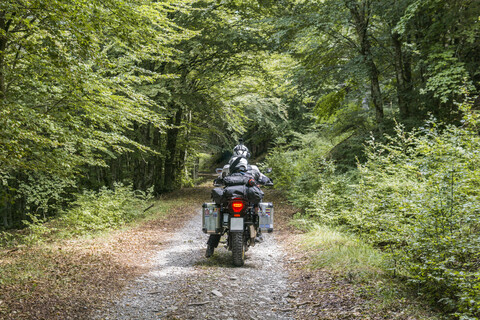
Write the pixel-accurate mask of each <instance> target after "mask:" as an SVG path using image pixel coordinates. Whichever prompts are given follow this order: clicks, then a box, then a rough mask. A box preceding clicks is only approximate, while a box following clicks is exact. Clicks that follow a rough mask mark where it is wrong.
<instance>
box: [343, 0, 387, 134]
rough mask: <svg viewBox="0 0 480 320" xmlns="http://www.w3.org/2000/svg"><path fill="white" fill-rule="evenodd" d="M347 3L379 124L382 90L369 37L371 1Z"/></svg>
mask: <svg viewBox="0 0 480 320" xmlns="http://www.w3.org/2000/svg"><path fill="white" fill-rule="evenodd" d="M345 5H346V7H347V8H348V9H349V10H350V13H351V15H352V18H353V24H354V26H355V31H356V33H357V37H358V40H359V44H360V54H361V55H362V57H363V62H364V64H365V67H366V68H367V72H368V75H369V78H370V92H371V95H372V103H373V106H374V107H375V119H376V121H377V123H378V124H381V123H382V122H383V99H382V91H381V89H380V82H379V80H378V75H379V72H378V68H377V65H376V64H375V61H374V60H373V55H372V52H371V43H370V39H369V37H368V24H369V16H370V3H369V1H368V0H364V1H362V3H361V5H358V3H357V2H356V1H352V0H346V1H345Z"/></svg>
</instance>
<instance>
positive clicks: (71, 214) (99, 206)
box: [0, 183, 152, 246]
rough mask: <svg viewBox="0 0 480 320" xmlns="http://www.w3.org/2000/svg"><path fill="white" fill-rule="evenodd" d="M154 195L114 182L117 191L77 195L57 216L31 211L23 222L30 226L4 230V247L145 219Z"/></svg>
mask: <svg viewBox="0 0 480 320" xmlns="http://www.w3.org/2000/svg"><path fill="white" fill-rule="evenodd" d="M151 198H152V196H151V191H149V192H143V191H138V190H133V188H132V186H124V185H123V184H121V183H116V184H114V188H113V190H112V189H108V188H106V187H103V188H101V189H100V190H99V191H91V190H87V191H84V192H83V193H82V194H79V195H77V199H76V200H75V201H74V202H73V204H72V206H71V207H70V209H69V210H67V211H66V212H63V213H62V214H61V215H60V216H59V217H57V218H54V219H51V220H48V219H46V218H40V217H38V216H37V215H33V214H28V216H29V220H25V221H23V223H24V224H25V225H26V228H24V229H23V230H21V231H19V232H16V233H11V232H2V233H1V235H2V237H1V240H2V241H1V242H0V246H14V245H18V244H27V245H30V244H35V243H39V242H42V241H46V240H49V239H52V238H66V237H71V236H76V235H86V234H90V233H95V232H99V231H104V230H108V229H116V228H119V227H121V226H123V225H125V224H127V223H129V222H132V221H133V220H135V219H138V218H141V217H142V216H143V215H144V210H143V209H145V208H146V207H147V202H148V200H150V199H151Z"/></svg>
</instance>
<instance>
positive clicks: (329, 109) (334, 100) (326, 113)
mask: <svg viewBox="0 0 480 320" xmlns="http://www.w3.org/2000/svg"><path fill="white" fill-rule="evenodd" d="M346 91H347V90H346V89H345V88H343V89H341V90H338V91H333V92H330V93H329V94H327V95H325V96H323V97H321V98H320V99H319V100H318V101H317V104H316V106H315V109H314V112H315V115H316V116H317V117H318V118H319V119H328V118H330V117H331V116H332V115H334V114H335V112H336V111H337V110H338V109H340V108H341V106H342V102H343V100H345V95H346Z"/></svg>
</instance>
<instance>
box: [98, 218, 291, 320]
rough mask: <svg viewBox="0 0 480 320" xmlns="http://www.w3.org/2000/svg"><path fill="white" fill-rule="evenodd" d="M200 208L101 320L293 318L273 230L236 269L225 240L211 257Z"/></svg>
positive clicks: (279, 252) (100, 317)
mask: <svg viewBox="0 0 480 320" xmlns="http://www.w3.org/2000/svg"><path fill="white" fill-rule="evenodd" d="M200 226H201V212H200V211H199V212H198V214H197V215H195V217H194V218H193V219H191V220H190V221H189V222H188V223H187V224H186V225H185V226H184V227H183V228H182V229H180V230H178V231H177V232H175V233H173V234H171V240H170V241H169V242H168V244H167V245H166V246H165V247H164V249H163V250H160V251H158V252H157V254H156V255H155V257H154V258H153V266H152V269H151V271H150V272H149V273H147V274H145V275H143V276H141V277H140V278H138V279H136V280H135V282H134V283H132V284H131V285H129V286H128V287H127V289H126V290H125V292H124V293H123V294H122V296H121V298H120V299H119V300H117V301H116V302H115V303H113V304H112V306H111V307H110V308H109V309H107V310H104V311H101V312H99V313H98V314H97V315H96V318H97V319H265V318H266V319H293V317H292V316H291V314H290V313H289V312H291V311H289V309H288V307H287V304H288V302H287V296H288V280H287V278H288V275H287V271H286V270H285V268H284V265H283V263H282V260H283V258H284V254H283V252H282V250H281V249H280V247H279V246H278V245H277V243H276V241H275V236H274V234H267V235H265V236H264V238H265V240H264V241H263V242H262V243H261V244H257V245H256V246H255V247H253V248H250V249H249V251H248V252H247V260H246V262H245V266H243V267H241V268H236V267H233V264H232V261H231V260H232V256H231V252H229V251H227V250H226V249H225V248H224V247H223V245H222V243H221V244H220V245H219V248H218V249H217V250H216V252H215V254H214V256H213V257H211V258H210V259H207V258H205V257H204V254H205V243H206V241H207V238H208V237H207V235H205V234H203V233H202V231H201V229H200Z"/></svg>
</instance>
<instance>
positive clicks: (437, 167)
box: [0, 0, 480, 319]
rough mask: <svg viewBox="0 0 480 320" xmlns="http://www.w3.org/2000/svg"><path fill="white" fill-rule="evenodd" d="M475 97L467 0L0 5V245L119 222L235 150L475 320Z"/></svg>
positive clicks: (478, 143) (477, 68) (479, 161)
mask: <svg viewBox="0 0 480 320" xmlns="http://www.w3.org/2000/svg"><path fill="white" fill-rule="evenodd" d="M479 89H480V2H479V1H475V0H388V1H385V0H383V1H381V0H309V1H307V0H276V1H274V0H165V1H152V0H129V1H121V0H106V1H105V0H104V1H99V0H89V1H82V0H2V1H1V3H0V236H1V237H0V245H1V246H4V247H11V246H14V245H16V244H18V243H20V242H24V243H29V241H30V242H31V241H34V237H35V230H37V231H38V230H40V231H41V232H44V231H45V228H46V227H45V225H46V224H47V222H52V221H55V232H58V233H60V234H62V233H65V234H66V233H67V230H69V231H68V232H69V233H71V234H85V233H87V232H90V231H91V230H93V229H95V230H97V229H98V230H102V229H108V228H114V227H116V226H119V225H121V224H123V223H125V222H127V221H130V220H132V219H134V218H135V217H134V216H135V215H134V214H133V213H132V210H131V208H132V206H134V205H135V203H136V202H138V201H143V200H144V199H148V198H151V197H157V196H159V195H162V194H165V193H167V192H170V191H173V190H177V189H180V188H182V187H185V186H192V185H194V184H195V183H196V182H197V181H198V180H199V173H200V172H211V173H213V172H214V169H215V167H218V166H220V167H221V166H223V164H224V163H225V162H226V161H227V160H228V158H229V156H230V155H231V150H232V148H233V146H235V145H236V144H237V141H238V139H239V138H243V139H244V140H245V144H246V145H247V146H248V148H249V149H250V150H251V152H252V154H253V159H254V161H256V162H257V164H258V165H259V166H260V168H261V169H265V168H267V167H271V168H273V172H272V174H271V176H272V177H273V179H274V181H275V188H277V189H280V190H283V191H284V192H285V193H286V194H287V196H288V198H289V200H290V201H291V202H292V203H293V204H294V205H295V206H297V207H298V208H300V209H301V212H302V216H303V218H305V219H311V220H313V221H316V222H319V223H321V224H324V225H327V226H329V227H332V228H335V229H337V230H341V231H342V232H346V233H349V234H355V235H356V236H358V237H359V238H360V239H362V241H365V242H366V243H368V244H370V245H372V246H373V247H374V248H376V249H378V250H379V251H381V252H382V253H383V254H384V259H385V263H387V264H388V268H387V269H388V270H389V272H390V273H391V275H392V276H394V277H398V278H399V279H401V280H402V281H403V282H405V283H407V284H408V285H409V286H411V288H412V291H413V292H416V294H418V295H420V296H422V297H424V298H425V300H427V301H429V302H430V303H431V305H433V306H435V307H436V308H438V309H440V310H442V312H443V313H444V314H445V315H446V316H448V317H451V318H455V319H477V318H476V317H479V316H480V237H479V232H480V194H479V191H478V190H479V189H480V131H479V130H480V98H479V96H478V90H479ZM102 203H103V205H101V204H102ZM93 204H95V206H96V207H94V205H93ZM91 212H95V214H91ZM72 225H75V228H71V226H72ZM22 230H23V231H22ZM25 230H33V231H31V232H25ZM40 231H38V232H40ZM52 232H53V231H52Z"/></svg>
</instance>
